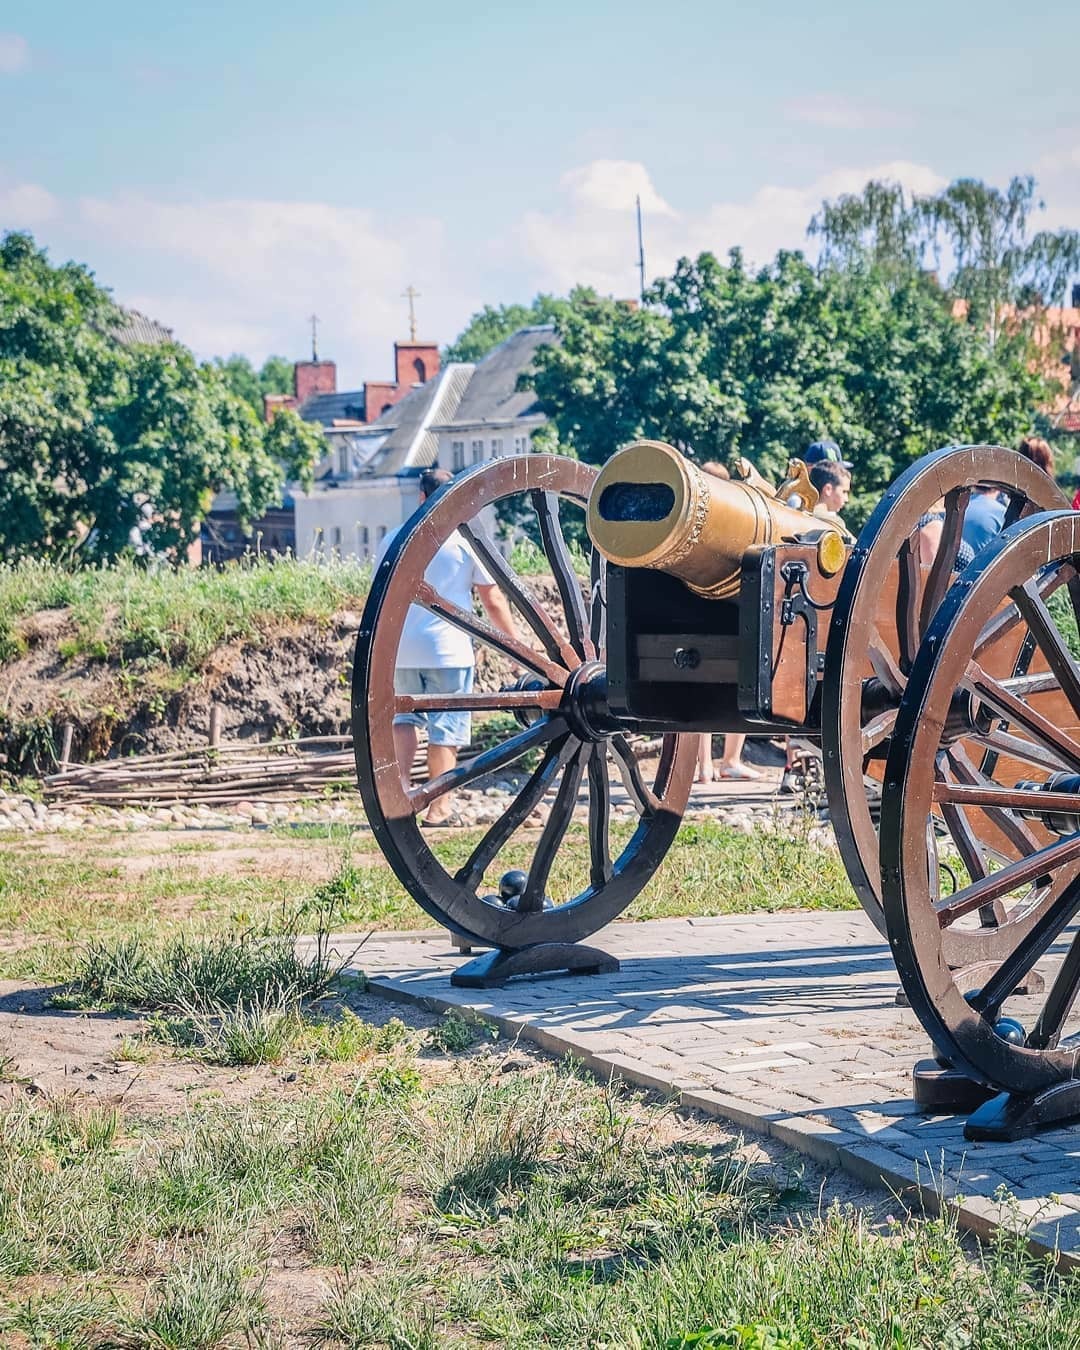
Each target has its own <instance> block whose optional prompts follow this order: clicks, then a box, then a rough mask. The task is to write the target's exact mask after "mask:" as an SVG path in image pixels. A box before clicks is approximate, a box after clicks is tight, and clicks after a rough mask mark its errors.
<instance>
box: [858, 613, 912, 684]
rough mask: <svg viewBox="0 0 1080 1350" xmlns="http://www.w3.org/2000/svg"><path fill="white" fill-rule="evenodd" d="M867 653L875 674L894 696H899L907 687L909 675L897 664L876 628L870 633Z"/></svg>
mask: <svg viewBox="0 0 1080 1350" xmlns="http://www.w3.org/2000/svg"><path fill="white" fill-rule="evenodd" d="M866 654H867V656H868V658H869V660H870V666H871V669H872V670H873V672H874V674H875V675H876V676H877V677H878V679H879V680H880V681H881V683H882V684H883V685H884V686H885V688H886V689H887V690H888V691H889V693H890V694H892V695H893V697H894V698H899V697H900V695H901V694H902V693H903V692H904V690H905V689H906V688H907V676H906V675H905V674H904V672H903V671H902V670H901V669H900V667H899V666H898V665H897V664H896V658H895V657H894V656H893V654H892V652H891V651H889V649H888V647H887V646H886V645H885V641H884V639H883V638H882V636H881V634H880V633H879V632H878V630H877V629H876V628H874V630H873V632H872V633H871V634H870V639H869V643H868V646H867V653H866Z"/></svg>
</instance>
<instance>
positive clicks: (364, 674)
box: [352, 454, 694, 948]
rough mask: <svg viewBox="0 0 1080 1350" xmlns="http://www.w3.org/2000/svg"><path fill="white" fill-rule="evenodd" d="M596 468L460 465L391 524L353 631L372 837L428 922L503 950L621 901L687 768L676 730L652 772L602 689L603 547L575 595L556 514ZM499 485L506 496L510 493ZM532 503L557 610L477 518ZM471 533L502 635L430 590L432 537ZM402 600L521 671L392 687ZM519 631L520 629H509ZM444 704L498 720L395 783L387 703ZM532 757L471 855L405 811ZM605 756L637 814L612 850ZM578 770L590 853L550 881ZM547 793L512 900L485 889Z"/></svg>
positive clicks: (680, 805)
mask: <svg viewBox="0 0 1080 1350" xmlns="http://www.w3.org/2000/svg"><path fill="white" fill-rule="evenodd" d="M595 476H596V470H595V469H592V468H590V467H589V466H587V465H584V464H580V463H577V462H576V461H574V460H570V459H566V458H563V457H562V456H558V455H539V454H532V455H527V456H516V457H513V458H507V459H504V460H497V461H495V462H494V463H491V464H488V465H485V466H483V467H478V468H476V469H473V470H471V471H469V472H468V473H465V474H461V475H459V476H458V477H457V478H455V479H454V480H453V482H451V483H448V484H447V485H446V486H445V487H443V488H441V489H440V490H439V491H438V492H437V493H436V494H435V495H434V496H433V497H432V498H431V499H430V500H429V501H428V502H427V503H426V504H425V506H424V507H423V508H422V509H421V510H420V511H418V512H417V513H416V514H415V515H413V516H412V518H411V519H410V520H409V521H408V522H407V523H406V524H405V526H404V527H403V528H402V530H401V532H400V533H399V534H398V536H397V537H396V539H395V540H394V542H393V544H392V545H391V547H390V549H389V551H388V553H387V555H386V558H385V559H384V561H383V562H382V563H381V565H380V566H379V568H378V570H377V571H376V574H375V576H374V578H373V580H372V588H371V594H370V595H369V597H368V601H367V605H366V607H365V610H364V617H363V622H362V624H361V627H360V632H359V634H358V638H357V645H356V660H355V665H354V671H353V694H352V716H353V736H354V743H355V750H356V767H357V776H358V779H359V784H360V791H361V794H362V796H363V801H364V807H365V809H366V811H367V815H368V820H369V822H370V824H371V827H372V829H373V830H374V832H375V836H376V838H377V840H378V842H379V844H380V845H381V847H382V849H383V852H384V853H385V855H386V857H387V859H388V860H389V862H390V865H391V866H392V868H393V869H394V871H395V873H396V874H397V876H398V879H399V880H400V881H401V883H402V885H403V886H405V888H406V889H407V890H408V891H409V892H410V894H411V895H412V896H413V898H414V899H415V900H416V901H417V902H418V903H419V904H420V905H421V906H422V907H423V908H424V909H425V910H426V911H427V912H428V914H430V915H431V916H432V917H433V918H435V919H437V920H438V921H439V922H440V923H442V924H445V925H446V926H447V927H448V928H451V929H452V930H454V931H456V932H458V933H460V934H462V935H464V936H465V937H467V938H471V939H473V940H475V941H480V942H486V943H490V944H492V945H495V946H497V947H502V948H522V947H528V946H532V945H533V944H536V943H559V944H562V943H574V942H577V941H579V940H580V939H581V938H584V937H587V936H588V935H589V934H591V933H595V932H596V931H597V930H598V929H599V928H601V927H602V926H603V925H604V924H606V923H608V922H609V921H610V920H611V919H613V918H614V917H615V916H616V915H617V914H619V913H620V912H621V911H622V910H623V909H625V908H626V906H627V905H628V904H629V903H630V901H631V900H633V898H634V897H635V896H636V895H637V894H638V892H639V891H640V890H641V889H642V887H643V886H644V885H645V884H646V882H647V881H648V880H649V878H650V877H651V876H652V874H653V873H654V871H655V870H656V868H657V866H658V865H659V863H660V862H661V860H662V859H663V857H664V854H665V853H666V852H667V850H668V848H669V847H670V845H671V842H672V840H673V839H674V837H675V834H676V831H677V830H678V828H679V823H680V821H681V819H682V813H683V811H684V809H685V806H686V801H687V798H688V796H689V791H690V780H691V776H692V773H693V763H694V747H693V743H692V740H691V739H690V738H687V737H676V736H668V737H665V739H664V743H663V750H662V753H661V755H660V758H659V763H658V766H657V767H656V769H655V772H654V773H653V774H652V775H651V781H650V776H649V775H647V774H645V773H644V772H643V770H642V767H641V765H639V764H638V763H637V762H636V760H635V758H634V755H633V753H632V750H631V747H630V745H629V743H628V741H627V739H626V737H625V735H624V734H623V732H622V729H621V728H620V726H619V724H618V723H615V722H613V721H612V719H611V717H610V715H609V714H608V711H607V703H606V672H605V668H604V659H603V658H604V639H605V634H604V572H603V560H602V559H601V557H600V555H599V553H597V552H596V551H595V550H594V552H593V562H592V576H591V584H590V586H589V595H588V598H586V597H585V596H584V595H583V594H582V586H581V583H580V581H579V578H578V576H577V574H576V572H575V570H574V566H573V557H572V554H571V551H570V549H569V548H568V546H567V544H566V540H565V537H564V532H563V527H562V523H561V520H560V512H562V513H564V518H567V513H573V512H577V513H579V514H580V518H581V519H582V521H583V520H584V507H585V504H586V501H587V499H588V495H589V491H590V488H591V487H592V483H593V480H594V478H595ZM511 499H514V500H513V501H512V500H511ZM500 503H501V504H503V506H504V508H506V509H514V510H518V511H520V510H523V509H524V510H529V511H532V512H534V513H535V517H536V520H537V521H538V525H539V535H540V538H541V540H542V542H543V549H544V553H545V555H546V558H547V561H548V563H549V565H550V567H551V571H552V574H553V577H554V580H555V586H556V589H557V591H558V595H559V605H558V609H559V610H560V620H561V621H560V622H556V621H555V619H554V617H553V615H552V613H551V612H550V607H545V606H544V605H543V604H541V603H540V602H539V601H538V600H537V599H536V597H535V595H534V594H533V592H532V591H531V590H530V588H529V585H528V582H527V581H524V580H522V579H521V578H520V577H519V576H517V575H516V574H515V572H514V571H513V569H512V568H511V567H510V565H509V564H508V563H507V562H506V561H505V559H504V558H503V557H502V554H501V553H500V552H499V551H498V549H497V548H496V547H495V544H494V542H493V541H492V539H491V538H490V536H489V535H488V534H487V533H486V532H485V531H484V530H483V529H481V528H479V526H478V525H477V523H476V517H477V516H478V514H479V513H480V512H481V511H482V510H483V509H484V508H486V507H492V506H495V505H497V504H500ZM454 531H459V532H460V534H461V535H462V536H463V537H464V538H465V539H466V540H467V541H468V542H469V544H470V545H471V547H472V548H473V551H474V553H475V554H476V555H477V557H478V559H479V561H480V562H481V563H482V565H483V566H484V568H485V569H486V570H487V571H488V573H489V574H490V576H491V577H492V579H493V581H495V582H496V583H497V585H498V586H499V588H500V589H501V590H502V592H503V593H504V595H505V596H506V597H507V599H508V600H509V602H510V604H511V606H512V608H513V610H514V611H515V621H516V622H517V624H518V628H519V630H520V633H519V634H518V635H514V636H510V635H508V634H505V633H501V632H499V631H497V630H496V629H495V628H493V627H492V626H491V625H490V624H489V623H488V622H486V621H485V620H484V619H481V618H480V617H479V616H477V615H475V614H473V613H472V612H471V611H470V612H465V611H464V610H462V609H458V608H456V607H455V606H453V605H451V604H449V603H447V602H446V601H444V600H442V599H440V597H439V596H438V595H436V594H435V592H434V591H433V590H432V588H431V587H430V586H429V585H428V584H427V583H426V581H425V579H424V574H425V571H426V569H427V567H428V565H429V564H430V562H431V561H432V559H433V557H434V555H435V553H436V552H437V551H438V549H439V548H440V546H441V545H442V544H443V543H444V542H445V541H446V540H447V539H449V537H450V536H451V535H452V534H453V533H454ZM410 603H414V604H419V605H421V606H423V607H424V608H425V609H427V610H429V611H430V612H432V613H434V614H437V615H440V616H442V617H443V618H445V619H448V620H449V621H450V623H452V624H455V625H456V626H457V627H459V628H461V629H462V630H464V631H465V632H466V633H468V634H469V635H470V636H471V637H472V638H473V639H475V641H476V642H477V643H478V644H481V646H486V647H487V648H489V649H490V650H492V651H494V652H498V653H501V654H502V655H503V656H504V657H506V658H508V659H509V661H511V662H512V663H514V664H515V665H516V666H517V667H518V668H519V669H520V670H521V671H523V672H524V676H523V677H522V678H519V679H518V680H516V681H515V682H514V683H513V686H512V687H508V688H504V689H501V690H496V691H493V692H487V693H480V692H474V693H472V694H457V695H422V696H403V695H396V694H395V692H394V667H395V663H396V655H397V650H398V644H399V641H400V637H401V632H402V626H403V624H404V620H405V616H406V613H407V611H408V609H409V605H410ZM523 635H524V636H523ZM440 709H458V710H461V711H466V710H468V711H472V712H487V713H490V712H505V713H509V714H512V715H513V716H514V717H515V718H516V719H517V720H516V723H515V725H514V726H513V729H512V730H511V731H507V732H505V734H504V735H503V736H502V739H501V740H499V742H498V743H497V744H495V745H493V746H491V747H490V748H489V749H486V750H484V752H483V753H482V754H480V755H478V756H476V757H475V758H474V759H472V760H469V761H466V762H462V763H460V764H459V765H458V766H457V767H456V768H455V769H453V770H451V771H450V772H449V773H446V774H444V775H442V777H441V778H439V779H436V780H433V781H430V782H427V783H425V784H423V785H422V786H420V787H416V788H412V789H411V790H410V791H408V792H407V791H406V790H405V788H404V787H403V785H402V782H401V779H400V775H399V771H398V768H397V764H396V761H395V754H394V743H393V734H392V725H391V724H392V719H393V716H394V714H395V712H425V711H436V710H440ZM526 757H531V758H533V759H538V761H539V762H538V763H537V764H536V766H535V767H534V768H533V769H532V771H531V773H529V774H528V775H527V777H526V778H525V780H524V782H523V784H522V785H521V786H520V788H519V789H518V791H517V795H516V796H515V797H514V798H513V800H511V801H510V802H509V803H508V805H507V807H506V810H505V811H504V812H503V814H502V815H501V816H500V818H499V819H498V820H497V821H495V823H494V824H491V825H490V826H489V827H488V828H487V830H486V832H485V833H484V835H483V837H482V838H481V840H480V841H479V842H478V843H477V844H476V845H475V846H474V847H473V848H472V850H471V852H470V853H469V856H468V857H467V858H466V859H464V861H462V862H461V863H460V865H458V866H450V865H446V864H444V863H443V861H442V860H441V859H440V858H439V857H438V856H436V854H435V853H434V852H433V851H432V849H431V848H430V847H429V844H428V838H427V837H426V836H425V834H424V833H422V832H421V829H420V826H419V819H418V818H419V816H420V814H421V813H422V812H423V810H424V809H425V808H426V807H427V805H428V804H429V803H430V802H431V801H433V800H434V799H435V798H437V797H438V796H440V795H441V794H442V793H444V792H447V791H454V790H457V789H461V788H463V787H465V786H467V785H468V784H471V783H475V782H477V781H478V780H480V779H482V778H483V777H484V776H485V775H487V774H491V773H494V772H497V771H500V770H502V771H505V770H507V769H508V768H510V767H512V766H514V765H516V764H520V762H521V761H522V760H523V759H526ZM609 768H612V769H614V770H615V772H616V774H617V775H618V777H619V778H620V779H621V780H622V782H623V784H624V786H625V789H626V792H627V794H628V796H629V799H630V802H631V803H632V804H633V807H634V810H635V813H636V818H637V823H636V828H635V830H634V832H633V834H632V835H631V836H630V838H629V840H628V841H627V842H626V844H625V846H624V847H623V848H622V850H621V852H620V853H619V854H618V856H616V857H612V856H611V842H610V831H609V823H610V817H611V782H610V778H609ZM583 783H587V786H588V837H589V847H588V863H587V865H586V866H585V867H584V869H583V875H582V877H581V879H580V885H577V884H576V882H575V885H574V886H573V887H572V888H571V889H566V888H565V886H564V889H563V890H561V891H560V890H559V889H558V887H557V886H556V885H555V884H554V883H553V881H552V869H553V865H554V864H555V863H556V855H557V853H558V852H559V849H560V845H561V844H562V841H563V839H564V836H565V835H566V832H567V830H568V828H569V827H570V824H571V820H572V817H573V814H574V808H575V806H576V805H577V802H578V796H579V791H580V789H581V788H582V785H583ZM545 802H550V811H549V814H548V816H547V820H546V823H544V824H543V827H542V828H540V829H539V833H538V835H534V836H532V838H533V839H534V842H533V843H532V844H531V862H530V863H529V864H528V869H527V873H528V880H527V882H526V883H525V886H524V890H523V892H522V893H521V894H520V895H519V896H517V897H515V900H514V902H513V907H511V906H510V905H507V904H505V903H502V902H501V901H499V900H498V899H495V898H494V897H493V894H492V893H493V892H495V891H497V889H498V887H497V880H498V872H499V870H501V869H498V867H497V861H498V858H499V856H500V854H501V853H502V851H503V850H504V848H505V847H506V846H507V845H508V844H510V843H511V841H512V840H513V839H515V838H521V837H522V835H521V832H522V831H527V830H528V829H529V826H530V817H531V816H532V815H533V813H534V812H535V811H536V810H537V808H538V807H540V806H541V804H542V803H545Z"/></svg>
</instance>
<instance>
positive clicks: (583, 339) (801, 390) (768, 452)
mask: <svg viewBox="0 0 1080 1350" xmlns="http://www.w3.org/2000/svg"><path fill="white" fill-rule="evenodd" d="M646 299H647V302H648V303H647V305H646V307H645V308H643V309H640V310H629V309H627V308H626V307H625V306H623V305H619V304H616V303H615V302H613V301H594V302H593V303H590V304H580V303H579V304H572V305H571V306H570V308H569V310H568V311H567V312H566V313H565V314H564V316H563V317H562V318H561V319H560V320H559V322H558V325H557V327H558V334H559V339H560V341H559V343H558V344H557V345H552V346H547V347H544V348H542V349H541V350H540V351H539V352H538V354H537V358H536V362H535V365H536V370H535V374H534V375H533V376H532V383H533V385H534V387H535V388H536V390H537V393H538V395H539V397H540V400H541V402H542V404H543V406H544V407H545V408H546V410H547V411H548V413H549V415H550V417H551V427H552V430H551V432H550V433H549V435H550V436H551V437H552V439H557V442H558V444H559V446H560V447H561V448H563V449H564V450H566V451H568V452H570V453H573V454H576V455H578V456H579V457H580V458H582V459H584V460H587V461H588V462H590V463H594V464H599V463H602V462H603V461H604V460H605V459H606V458H607V457H608V456H609V455H610V454H611V453H612V452H613V451H614V450H615V449H617V448H618V446H619V445H621V444H624V443H625V442H626V441H627V440H631V439H635V438H638V437H657V438H659V439H662V440H666V441H669V442H671V443H672V444H675V445H677V446H679V447H680V448H681V449H683V450H684V451H686V452H687V453H688V454H691V455H693V456H694V457H696V458H698V459H703V460H704V459H720V460H726V459H729V458H731V457H734V456H738V455H744V456H746V457H747V458H748V459H750V460H751V461H752V462H753V463H755V464H756V465H757V466H758V467H759V468H760V469H761V471H762V472H763V473H765V474H766V475H769V476H772V477H774V478H777V477H779V476H780V475H781V474H782V472H783V470H784V468H785V466H786V463H787V460H788V458H789V457H790V456H791V455H793V454H798V453H799V452H800V450H801V449H802V448H803V447H804V446H805V445H806V444H807V443H808V442H809V441H812V440H815V439H817V438H818V437H820V436H822V435H830V436H833V437H835V438H836V440H837V441H838V442H839V443H840V444H841V445H842V446H843V447H844V450H845V453H846V455H847V457H848V458H850V459H851V460H852V461H853V462H854V464H855V470H854V486H855V489H856V493H857V494H858V497H861V502H860V501H858V500H857V501H856V505H855V510H854V516H853V518H857V517H858V516H859V515H861V514H862V513H864V512H865V510H866V509H867V505H868V503H870V502H871V501H872V500H874V499H875V498H876V497H877V495H879V494H880V492H881V490H882V489H883V488H884V487H885V486H886V485H887V484H888V483H889V482H890V481H891V480H892V479H893V478H894V477H895V476H896V474H897V473H898V472H899V470H900V469H902V468H903V467H905V466H906V465H907V464H908V463H910V462H911V460H913V459H914V458H916V457H917V456H918V455H920V454H923V453H925V452H926V451H928V450H931V449H934V448H935V447H937V446H939V445H942V444H945V443H947V442H949V441H955V440H964V439H982V438H986V439H994V440H999V441H1000V440H1004V441H1006V442H1009V441H1011V440H1013V439H1014V438H1015V437H1016V436H1018V435H1019V434H1021V433H1022V432H1023V431H1026V430H1027V429H1028V428H1029V427H1030V422H1031V415H1032V411H1033V409H1034V408H1035V407H1036V406H1037V405H1038V403H1039V402H1040V401H1042V399H1044V398H1045V396H1046V392H1047V391H1046V386H1045V384H1044V382H1043V381H1042V379H1041V377H1040V376H1039V375H1038V374H1037V373H1036V371H1035V368H1034V366H1033V363H1032V362H1031V360H1030V347H1029V345H1028V343H1027V341H1026V339H1024V337H1023V335H1021V334H1017V335H1014V336H1012V337H1010V338H1008V339H1007V340H1003V341H1001V342H999V343H998V344H997V345H996V346H995V345H994V344H992V343H991V342H990V341H989V340H988V337H987V335H986V333H985V332H983V331H982V330H979V329H977V328H974V327H973V326H971V325H969V324H964V323H961V322H958V321H957V320H956V319H955V318H954V316H953V314H952V312H951V306H950V304H949V302H948V299H947V297H946V296H945V295H944V294H943V293H942V291H941V289H940V288H939V287H938V286H937V285H936V284H935V283H934V281H933V280H932V279H930V278H928V277H926V276H925V275H923V274H922V273H921V272H920V271H919V270H918V269H917V268H910V267H909V268H908V269H907V270H906V271H903V270H899V271H898V270H897V269H896V268H892V267H890V268H883V267H875V266H872V265H869V264H867V263H866V262H865V261H860V262H857V263H855V264H853V265H852V266H850V267H847V268H843V269H842V268H839V267H827V268H825V269H821V270H819V269H815V268H814V267H812V266H811V265H810V264H809V263H807V261H806V260H805V259H804V258H803V257H802V256H801V255H800V254H798V253H781V254H779V255H778V256H777V258H776V259H775V260H774V261H773V262H772V263H770V264H769V265H768V266H767V267H764V268H762V269H760V270H759V271H757V272H751V271H749V270H748V269H747V268H746V265H745V263H744V261H743V258H742V256H741V254H740V253H739V252H738V250H735V251H733V252H732V254H731V255H730V258H729V261H728V263H727V264H726V265H725V264H723V263H721V262H720V261H718V260H717V258H715V257H714V256H713V255H712V254H710V253H703V254H702V255H701V256H700V257H698V258H697V259H695V260H693V261H691V260H689V259H683V260H682V261H681V262H680V263H679V264H678V266H677V267H676V269H675V271H674V273H673V275H672V276H671V277H669V278H666V279H663V280H661V281H658V282H657V283H656V284H655V285H654V286H653V288H652V289H651V291H650V292H649V293H648V295H647V297H646Z"/></svg>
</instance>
